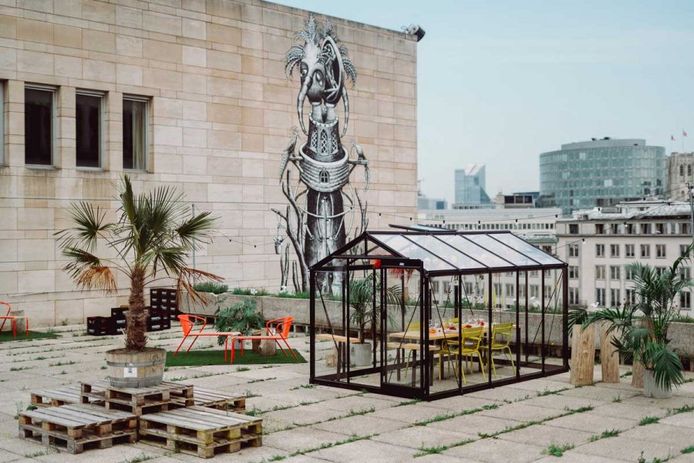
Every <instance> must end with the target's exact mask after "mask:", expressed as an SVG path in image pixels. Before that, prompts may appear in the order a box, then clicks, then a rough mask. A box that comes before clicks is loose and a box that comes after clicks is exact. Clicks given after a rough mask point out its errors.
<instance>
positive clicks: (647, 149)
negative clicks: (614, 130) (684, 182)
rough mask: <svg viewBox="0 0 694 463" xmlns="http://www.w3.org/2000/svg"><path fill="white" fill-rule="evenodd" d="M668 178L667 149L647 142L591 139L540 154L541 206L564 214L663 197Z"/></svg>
mask: <svg viewBox="0 0 694 463" xmlns="http://www.w3.org/2000/svg"><path fill="white" fill-rule="evenodd" d="M666 175H667V170H666V157H665V148H663V147H662V146H648V145H646V140H643V139H620V140H616V139H614V140H613V139H611V138H609V137H605V138H603V139H600V140H597V139H592V140H591V141H585V142H578V143H568V144H565V145H562V147H561V149H560V150H557V151H549V152H547V153H542V154H541V155H540V194H541V197H542V199H543V202H545V203H547V202H548V201H549V202H550V203H552V204H554V205H556V206H557V207H560V208H561V209H562V211H563V212H564V214H570V213H571V212H572V211H574V210H576V209H587V208H593V207H603V206H613V205H616V204H618V203H620V202H622V201H628V200H638V199H643V198H648V197H660V196H662V195H664V194H665V184H666Z"/></svg>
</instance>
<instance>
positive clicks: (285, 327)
mask: <svg viewBox="0 0 694 463" xmlns="http://www.w3.org/2000/svg"><path fill="white" fill-rule="evenodd" d="M293 322H294V317H290V316H287V317H281V318H275V319H274V320H269V321H268V322H267V323H265V334H261V335H249V336H245V335H238V336H229V337H230V338H231V341H232V342H231V363H234V357H235V355H236V346H235V342H236V341H240V342H241V349H240V350H241V353H243V341H247V340H268V341H270V340H271V341H275V344H277V346H278V347H279V348H280V350H281V351H282V353H284V355H291V356H292V357H293V358H294V359H297V355H296V352H294V350H293V349H292V348H291V347H290V346H289V342H287V338H288V337H289V332H290V331H291V329H292V323H293ZM282 344H284V345H285V346H286V348H287V350H285V349H284V347H282ZM226 347H227V346H226V345H225V346H224V348H225V349H226ZM224 358H225V359H226V355H225V357H224Z"/></svg>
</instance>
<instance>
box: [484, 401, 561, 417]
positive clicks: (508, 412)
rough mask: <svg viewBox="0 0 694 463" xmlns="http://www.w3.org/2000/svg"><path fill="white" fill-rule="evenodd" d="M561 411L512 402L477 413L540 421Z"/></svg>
mask: <svg viewBox="0 0 694 463" xmlns="http://www.w3.org/2000/svg"><path fill="white" fill-rule="evenodd" d="M560 413H561V411H558V410H554V409H551V408H546V407H533V406H532V405H525V403H513V404H508V405H504V406H503V407H499V408H495V409H492V410H483V411H481V412H480V413H479V414H480V415H483V416H492V417H495V418H503V419H507V420H516V421H540V420H544V419H547V418H550V417H553V416H557V415H559V414H560Z"/></svg>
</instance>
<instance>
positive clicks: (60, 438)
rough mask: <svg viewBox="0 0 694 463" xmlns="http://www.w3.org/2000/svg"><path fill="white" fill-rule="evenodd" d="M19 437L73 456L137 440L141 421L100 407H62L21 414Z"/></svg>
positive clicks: (83, 405)
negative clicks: (92, 449)
mask: <svg viewBox="0 0 694 463" xmlns="http://www.w3.org/2000/svg"><path fill="white" fill-rule="evenodd" d="M19 437H20V438H23V439H33V440H38V441H39V442H41V443H43V444H44V445H47V446H50V447H56V448H58V449H62V450H65V451H67V452H69V453H73V454H74V453H82V452H83V451H85V450H88V449H90V448H108V447H111V446H113V444H119V443H133V442H135V441H136V440H137V417H136V416H134V415H132V414H130V413H125V412H120V411H115V410H107V409H105V408H103V407H99V406H97V405H86V404H79V405H62V406H59V407H48V408H40V409H36V410H29V411H25V412H21V413H20V414H19Z"/></svg>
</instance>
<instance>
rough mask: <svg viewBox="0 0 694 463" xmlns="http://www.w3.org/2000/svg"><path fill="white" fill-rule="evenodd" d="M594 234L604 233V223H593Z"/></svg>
mask: <svg viewBox="0 0 694 463" xmlns="http://www.w3.org/2000/svg"><path fill="white" fill-rule="evenodd" d="M595 234H596V235H604V234H605V224H603V223H596V224H595Z"/></svg>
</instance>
